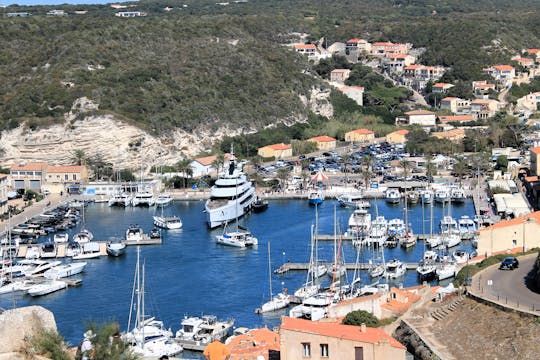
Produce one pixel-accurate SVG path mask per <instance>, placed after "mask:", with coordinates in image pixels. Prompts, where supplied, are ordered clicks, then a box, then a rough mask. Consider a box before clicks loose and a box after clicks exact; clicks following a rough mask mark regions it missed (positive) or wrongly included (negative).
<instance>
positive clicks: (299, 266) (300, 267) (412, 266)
mask: <svg viewBox="0 0 540 360" xmlns="http://www.w3.org/2000/svg"><path fill="white" fill-rule="evenodd" d="M404 264H405V267H406V268H407V270H416V268H418V263H404ZM372 266H373V264H369V263H359V264H355V263H347V264H345V267H346V268H347V270H354V269H359V270H369V268H370V267H372ZM308 269H309V263H285V264H283V265H281V266H280V267H279V268H277V269H276V270H274V274H284V273H286V272H289V271H307V270H308Z"/></svg>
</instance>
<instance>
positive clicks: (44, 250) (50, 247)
mask: <svg viewBox="0 0 540 360" xmlns="http://www.w3.org/2000/svg"><path fill="white" fill-rule="evenodd" d="M56 252H57V247H56V243H54V242H46V243H43V244H41V249H40V253H39V257H40V258H42V259H49V258H55V257H56Z"/></svg>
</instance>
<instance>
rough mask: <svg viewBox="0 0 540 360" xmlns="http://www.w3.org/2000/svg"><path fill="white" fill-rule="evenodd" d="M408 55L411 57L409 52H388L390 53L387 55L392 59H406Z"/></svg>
mask: <svg viewBox="0 0 540 360" xmlns="http://www.w3.org/2000/svg"><path fill="white" fill-rule="evenodd" d="M409 56H410V57H412V56H411V55H409V54H390V55H388V57H389V58H392V59H406V58H407V57H409Z"/></svg>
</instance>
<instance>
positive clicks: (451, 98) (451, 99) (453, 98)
mask: <svg viewBox="0 0 540 360" xmlns="http://www.w3.org/2000/svg"><path fill="white" fill-rule="evenodd" d="M453 100H459V98H457V97H452V96H447V97H445V98H444V99H441V101H453Z"/></svg>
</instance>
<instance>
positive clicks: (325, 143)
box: [307, 135, 336, 151]
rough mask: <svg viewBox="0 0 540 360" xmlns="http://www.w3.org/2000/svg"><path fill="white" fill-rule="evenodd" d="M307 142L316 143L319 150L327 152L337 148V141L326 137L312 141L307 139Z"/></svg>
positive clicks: (314, 138)
mask: <svg viewBox="0 0 540 360" xmlns="http://www.w3.org/2000/svg"><path fill="white" fill-rule="evenodd" d="M307 141H311V142H314V143H315V144H316V145H317V150H323V151H327V150H333V149H335V148H336V139H334V138H333V137H330V136H326V135H323V136H316V137H312V138H311V139H307Z"/></svg>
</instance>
